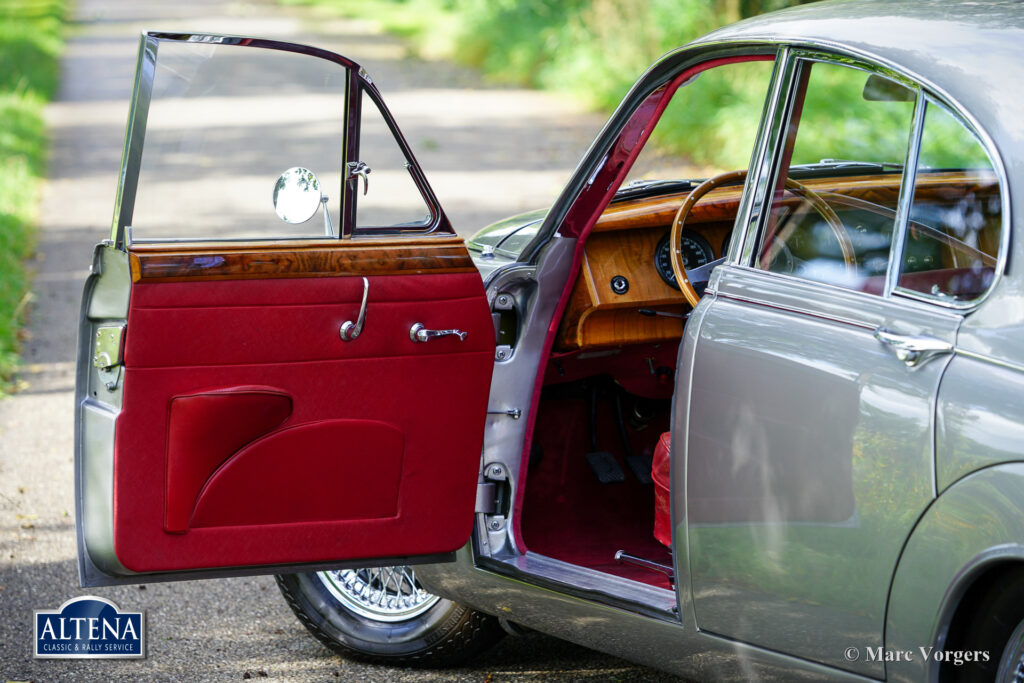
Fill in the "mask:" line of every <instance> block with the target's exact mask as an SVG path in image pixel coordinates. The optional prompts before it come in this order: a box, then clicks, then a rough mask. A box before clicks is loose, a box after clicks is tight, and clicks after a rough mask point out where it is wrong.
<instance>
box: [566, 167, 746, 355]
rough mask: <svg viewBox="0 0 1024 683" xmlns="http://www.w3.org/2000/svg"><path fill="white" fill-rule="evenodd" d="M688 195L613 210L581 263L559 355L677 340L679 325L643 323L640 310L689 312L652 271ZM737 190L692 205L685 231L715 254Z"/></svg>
mask: <svg viewBox="0 0 1024 683" xmlns="http://www.w3.org/2000/svg"><path fill="white" fill-rule="evenodd" d="M687 194H688V193H686V192H683V193H675V194H671V195H663V196H660V197H655V198H648V199H637V200H631V201H626V202H621V203H618V204H613V205H612V206H610V207H609V208H608V209H607V210H606V211H605V212H604V214H602V216H601V218H600V219H598V221H597V224H596V225H595V226H594V230H593V233H592V234H591V235H590V237H589V238H588V240H587V245H586V247H585V249H584V257H583V264H582V267H581V268H580V275H579V277H578V278H577V279H576V284H575V285H574V287H573V291H572V295H571V296H570V298H569V303H568V305H567V306H566V310H565V314H564V315H563V316H562V323H561V325H560V326H559V330H558V336H557V338H556V339H555V349H556V350H557V351H563V352H564V351H574V350H583V349H588V348H593V347H607V346H617V345H625V344H642V343H657V342H660V341H667V340H678V339H679V338H680V337H681V336H682V333H683V323H684V322H685V321H684V320H680V319H678V318H666V317H662V316H657V317H647V316H643V315H641V314H640V313H639V310H640V309H641V308H651V309H654V310H658V311H664V312H668V313H679V314H684V313H686V312H687V311H688V310H689V308H690V306H689V304H687V303H686V300H685V299H684V298H683V295H682V292H680V291H679V290H678V289H675V288H674V287H672V286H670V285H669V284H667V283H666V282H665V281H664V280H663V279H662V278H661V276H660V275H658V271H657V269H656V267H655V261H654V259H655V252H656V250H657V246H658V243H659V242H660V241H661V239H662V238H664V237H665V236H666V235H668V232H669V228H670V226H671V225H672V220H673V218H674V217H675V214H676V212H677V211H678V210H679V207H680V206H681V205H682V203H683V201H684V200H685V199H686V195H687ZM739 196H740V188H739V187H736V188H724V189H723V190H721V191H719V192H715V193H714V194H713V195H709V196H708V197H707V198H706V199H705V200H704V201H702V202H701V203H699V204H698V205H697V206H695V207H694V210H693V212H692V213H691V215H690V218H689V219H688V220H687V228H688V229H690V230H692V231H693V232H696V233H697V234H699V235H701V236H702V237H704V238H705V239H706V240H707V241H708V243H709V244H711V245H712V249H713V250H714V253H715V258H719V257H721V256H722V253H721V247H722V245H723V242H724V240H725V238H726V235H728V234H729V232H730V231H731V230H732V223H733V220H734V217H735V212H736V206H737V205H738V202H739ZM616 276H622V277H624V278H626V280H627V281H628V283H629V289H628V290H627V291H626V292H623V293H622V294H617V293H616V292H615V291H614V290H613V289H612V286H611V281H612V278H614V277H616Z"/></svg>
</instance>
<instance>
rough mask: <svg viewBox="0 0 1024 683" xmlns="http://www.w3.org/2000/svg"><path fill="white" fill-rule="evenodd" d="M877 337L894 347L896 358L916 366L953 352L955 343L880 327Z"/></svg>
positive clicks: (910, 365)
mask: <svg viewBox="0 0 1024 683" xmlns="http://www.w3.org/2000/svg"><path fill="white" fill-rule="evenodd" d="M875 339H877V340H878V341H880V342H882V343H883V344H885V345H886V346H888V347H889V348H891V349H892V351H893V353H894V354H895V355H896V358H898V359H899V360H901V361H903V362H904V363H906V365H907V367H911V368H912V367H916V366H918V365H922V364H924V363H926V362H928V360H929V359H931V358H933V357H935V356H940V355H942V354H945V353H952V351H953V345H952V344H950V343H949V342H945V341H942V340H941V339H937V338H935V337H928V336H913V335H907V334H896V333H895V332H890V331H889V330H885V329H882V328H881V327H879V328H878V329H877V330H875Z"/></svg>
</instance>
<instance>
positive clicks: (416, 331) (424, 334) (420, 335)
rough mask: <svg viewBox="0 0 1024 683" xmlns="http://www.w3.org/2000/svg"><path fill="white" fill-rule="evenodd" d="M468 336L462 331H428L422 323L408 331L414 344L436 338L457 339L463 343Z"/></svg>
mask: <svg viewBox="0 0 1024 683" xmlns="http://www.w3.org/2000/svg"><path fill="white" fill-rule="evenodd" d="M468 334H469V333H468V332H463V331H462V330H428V329H427V328H426V327H425V326H424V325H423V323H416V324H414V325H413V326H412V328H411V329H410V330H409V339H412V340H413V341H414V342H425V341H430V340H431V339H434V338H436V337H458V338H459V341H464V340H465V339H466V335H468Z"/></svg>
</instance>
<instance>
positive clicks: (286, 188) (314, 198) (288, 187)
mask: <svg viewBox="0 0 1024 683" xmlns="http://www.w3.org/2000/svg"><path fill="white" fill-rule="evenodd" d="M320 201H321V195H320V181H319V180H317V177H316V174H315V173H313V172H312V171H310V170H309V169H308V168H302V167H301V166H295V167H293V168H289V169H288V170H287V171H285V172H284V173H282V174H281V177H280V178H278V179H277V184H276V185H274V210H275V211H276V212H277V215H278V217H279V218H280V219H281V220H283V221H284V222H285V223H305V222H306V221H308V220H309V219H310V218H312V217H313V214H315V213H316V209H317V207H318V206H320Z"/></svg>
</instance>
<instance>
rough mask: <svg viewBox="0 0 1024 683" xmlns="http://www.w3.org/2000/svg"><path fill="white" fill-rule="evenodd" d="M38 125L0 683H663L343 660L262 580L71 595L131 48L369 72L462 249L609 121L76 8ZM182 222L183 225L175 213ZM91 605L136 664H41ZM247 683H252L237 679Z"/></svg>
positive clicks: (571, 662)
mask: <svg viewBox="0 0 1024 683" xmlns="http://www.w3.org/2000/svg"><path fill="white" fill-rule="evenodd" d="M75 4H76V9H75V14H74V22H73V27H72V32H71V35H70V41H69V43H68V47H67V51H66V54H65V57H64V61H63V78H62V86H61V88H60V92H59V94H58V97H57V100H56V101H55V102H54V103H53V104H52V105H51V107H50V108H49V110H48V122H49V125H50V129H51V131H52V135H53V148H52V149H53V151H52V160H51V167H50V169H51V170H50V180H49V182H48V183H47V185H46V187H45V189H44V195H43V203H42V210H41V223H42V231H41V233H40V236H39V245H38V255H37V257H36V258H35V260H34V262H33V263H31V264H30V266H31V267H32V269H33V270H34V271H35V280H34V286H33V296H34V301H33V308H32V318H31V323H30V326H29V329H28V339H27V342H26V346H25V353H24V357H25V362H26V364H27V365H26V369H25V372H24V373H22V376H21V379H22V389H21V391H20V392H19V393H18V394H17V395H16V396H15V397H13V398H10V399H8V400H5V401H3V402H0V680H17V681H28V680H31V681H40V682H41V681H82V680H105V681H139V680H169V681H170V680H173V681H182V680H187V681H221V680H243V679H244V678H247V677H250V678H252V679H253V680H261V679H263V678H264V675H265V677H266V680H288V681H325V680H326V681H331V680H360V681H425V680H446V681H447V680H452V681H456V680H457V681H528V680H529V681H533V680H571V681H612V680H634V681H655V680H663V679H665V678H666V677H665V676H663V675H662V674H660V673H658V672H655V671H652V670H650V669H645V668H642V667H638V666H635V665H632V664H630V663H628V662H624V661H622V660H619V659H615V658H612V657H609V656H606V655H603V654H599V653H597V652H594V651H591V650H587V649H584V648H580V647H577V646H575V645H571V644H568V643H565V642H562V641H559V640H555V639H553V638H548V637H546V636H542V635H539V634H531V635H528V636H524V637H519V638H507V639H505V641H503V643H502V644H500V645H499V646H498V647H496V648H495V649H494V650H492V651H491V652H490V653H488V654H487V655H486V656H485V657H483V658H481V659H479V660H477V661H475V662H474V663H473V664H472V665H471V666H469V667H467V668H464V669H459V670H452V671H445V672H421V671H410V670H392V669H386V668H381V667H374V666H366V665H360V664H355V663H351V662H347V661H345V660H342V659H340V658H338V657H336V656H334V655H333V654H332V653H330V652H329V651H328V650H326V649H325V648H323V647H322V646H320V645H319V644H318V643H317V642H316V641H315V640H313V638H312V637H310V636H309V635H308V634H307V633H306V631H305V630H304V629H303V628H302V627H301V626H300V624H299V623H298V621H297V620H296V619H295V618H294V616H293V615H292V613H291V612H290V610H289V609H288V607H287V606H286V605H285V602H284V600H283V599H282V598H281V597H280V595H279V594H278V591H277V588H276V586H275V584H274V582H273V580H272V579H271V578H270V577H258V578H244V579H222V580H208V581H192V582H182V583H171V584H153V585H145V586H129V587H120V588H109V589H89V590H84V589H80V588H79V587H78V577H77V570H76V565H75V560H74V557H75V538H74V500H73V491H72V432H73V412H72V410H73V385H74V367H73V365H74V364H73V358H74V347H75V331H76V325H77V319H78V305H79V297H80V295H81V291H82V283H83V281H84V279H85V276H86V274H87V272H88V267H89V260H90V253H91V248H92V245H93V244H94V243H95V242H97V241H99V240H101V239H103V238H104V237H105V236H106V235H107V234H108V231H109V223H110V215H111V210H112V206H113V198H114V190H115V186H116V176H117V173H118V169H119V164H120V155H121V140H122V136H123V131H124V122H125V117H126V114H127V101H128V95H129V91H130V85H131V76H132V69H133V65H134V57H135V50H136V45H137V40H138V32H139V30H140V29H143V28H150V29H162V30H184V31H187V30H192V31H208V32H225V33H241V34H250V35H261V36H266V37H277V38H282V39H285V40H297V41H300V42H311V43H314V44H317V45H321V46H323V47H327V48H329V49H333V50H335V51H338V52H341V53H343V54H346V55H348V56H350V57H353V58H354V59H356V60H357V61H359V62H361V63H363V64H364V65H365V66H366V67H367V68H368V70H369V71H370V73H371V74H372V75H373V77H374V79H375V81H376V82H377V83H378V85H379V86H380V88H381V90H382V91H383V93H384V96H385V98H386V99H387V101H388V102H389V104H390V106H391V107H392V109H393V111H394V113H395V116H396V118H397V120H398V122H399V124H400V125H401V126H402V128H403V131H404V132H405V134H406V136H407V138H408V139H409V141H410V142H411V144H412V146H413V148H414V150H415V151H416V153H417V155H418V157H419V160H420V162H421V163H422V165H423V167H424V168H425V170H426V173H427V175H428V177H429V178H430V180H431V182H432V184H433V185H434V189H435V190H436V192H437V194H438V196H439V198H440V200H441V203H442V205H443V206H444V207H445V208H446V210H447V212H448V213H449V215H450V217H451V218H452V221H453V224H454V225H455V226H456V228H457V229H458V230H459V232H460V233H461V234H463V235H467V234H471V233H472V232H474V231H475V230H477V229H478V228H480V227H482V226H484V225H486V224H487V223H489V222H491V221H493V220H496V219H498V218H501V217H503V216H505V215H508V214H510V213H515V212H517V211H522V210H526V209H531V208H536V207H540V206H544V205H546V204H547V203H549V202H550V201H551V200H552V199H553V198H554V196H555V195H556V193H557V192H558V190H559V188H560V187H561V185H562V183H563V182H564V181H565V179H566V178H567V177H568V175H569V172H570V171H571V169H572V168H573V166H574V165H575V163H576V161H577V160H578V158H579V157H580V155H581V154H582V152H583V151H584V150H585V148H586V146H587V145H588V144H589V142H590V140H591V139H592V137H593V136H594V134H595V133H596V132H597V130H598V128H599V126H600V125H601V123H602V121H601V119H600V118H598V117H594V116H592V115H586V114H584V113H582V112H581V111H579V110H578V109H577V108H576V107H575V106H574V105H573V104H572V103H570V102H568V101H566V100H563V99H560V98H558V97H555V96H553V95H550V94H544V93H536V92H530V91H522V90H510V89H500V88H492V87H484V86H483V84H482V82H481V80H480V79H479V77H478V76H477V75H475V74H474V73H472V72H470V71H467V70H464V69H459V68H456V67H454V66H452V65H449V64H444V63H437V62H431V63H425V62H421V61H418V60H416V59H412V58H409V56H408V50H407V49H406V47H405V46H404V45H403V44H402V43H401V42H399V41H397V40H394V39H391V38H388V37H386V36H381V35H379V34H378V33H376V32H375V31H374V30H373V27H372V26H370V25H367V24H365V23H363V24H361V23H357V22H351V21H340V20H336V19H327V18H324V17H316V16H312V15H310V14H309V12H307V11H299V10H294V11H293V10H287V11H286V10H282V9H280V8H277V7H274V6H273V5H270V4H255V5H253V4H244V3H238V2H228V1H224V0H217V1H211V2H198V1H195V0H193V1H191V2H189V1H179V2H162V3H156V2H140V1H137V0H136V1H132V0H117V1H108V2H100V1H98V0H79V1H78V2H77V3H75ZM183 218H185V219H187V214H183ZM85 594H95V595H100V596H103V597H106V598H108V599H111V600H113V601H114V602H116V603H118V604H119V605H120V606H121V607H122V608H125V609H131V610H145V612H146V614H147V624H148V638H147V641H148V643H147V648H148V657H147V658H146V659H145V660H133V661H117V660H34V659H33V658H32V656H31V653H32V613H33V610H36V609H55V608H57V607H58V606H59V605H60V604H61V603H63V602H64V601H65V600H68V599H70V598H73V597H76V596H79V595H85ZM246 674H248V676H246Z"/></svg>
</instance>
